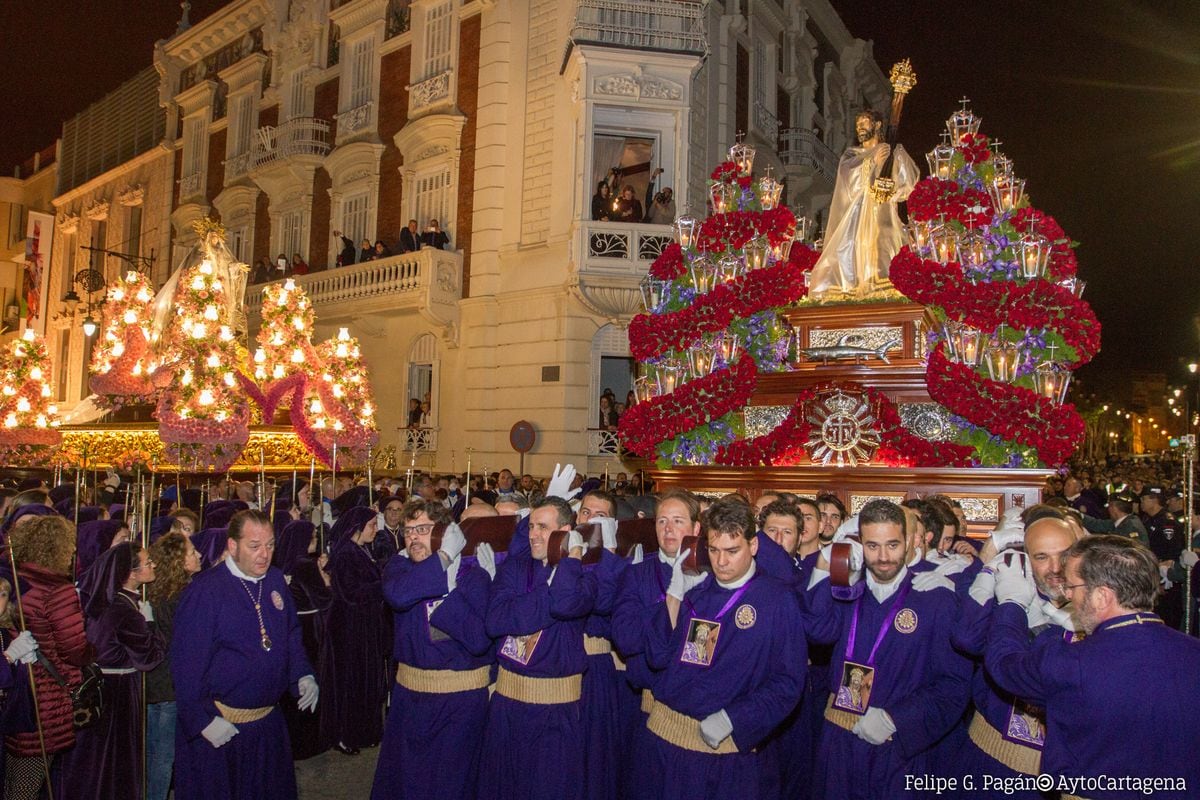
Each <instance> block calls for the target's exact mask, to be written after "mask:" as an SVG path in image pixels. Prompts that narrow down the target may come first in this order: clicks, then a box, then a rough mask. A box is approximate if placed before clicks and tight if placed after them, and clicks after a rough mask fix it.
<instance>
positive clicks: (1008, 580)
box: [992, 553, 1037, 608]
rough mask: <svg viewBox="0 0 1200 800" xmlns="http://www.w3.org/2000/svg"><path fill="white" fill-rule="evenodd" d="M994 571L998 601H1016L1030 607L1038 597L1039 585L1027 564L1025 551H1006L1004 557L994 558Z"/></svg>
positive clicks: (1024, 606) (1020, 604) (1022, 606)
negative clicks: (1035, 583)
mask: <svg viewBox="0 0 1200 800" xmlns="http://www.w3.org/2000/svg"><path fill="white" fill-rule="evenodd" d="M993 562H994V564H995V565H994V566H993V567H992V572H994V573H995V575H996V602H997V603H1016V604H1017V605H1019V606H1021V608H1029V606H1030V605H1031V604H1032V603H1033V601H1034V599H1035V598H1036V597H1037V587H1036V586H1035V585H1034V583H1033V577H1032V576H1031V575H1030V574H1029V572H1028V570H1027V567H1026V564H1025V554H1024V553H1005V554H1004V557H1003V558H997V559H993Z"/></svg>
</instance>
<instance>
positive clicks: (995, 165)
mask: <svg viewBox="0 0 1200 800" xmlns="http://www.w3.org/2000/svg"><path fill="white" fill-rule="evenodd" d="M992 174H993V178H994V179H995V180H999V181H1010V180H1012V178H1013V162H1012V159H1011V158H1009V157H1008V156H1006V155H1004V154H1003V153H998V152H997V153H993V154H992Z"/></svg>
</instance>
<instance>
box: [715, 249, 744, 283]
mask: <svg viewBox="0 0 1200 800" xmlns="http://www.w3.org/2000/svg"><path fill="white" fill-rule="evenodd" d="M745 269H746V263H745V262H744V261H742V259H741V258H739V257H738V256H725V257H724V258H722V259H721V260H720V262H718V265H717V280H719V281H721V282H723V283H729V282H731V281H734V280H736V279H737V278H738V277H739V276H740V275H741V274H742V273H743V272H745Z"/></svg>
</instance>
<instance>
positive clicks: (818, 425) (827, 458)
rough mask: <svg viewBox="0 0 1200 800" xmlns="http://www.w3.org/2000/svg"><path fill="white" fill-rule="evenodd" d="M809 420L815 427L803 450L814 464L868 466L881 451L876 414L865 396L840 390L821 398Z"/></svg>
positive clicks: (815, 403) (811, 404) (810, 412)
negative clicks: (872, 458) (877, 452)
mask: <svg viewBox="0 0 1200 800" xmlns="http://www.w3.org/2000/svg"><path fill="white" fill-rule="evenodd" d="M806 418H807V420H808V422H809V424H810V425H812V426H813V428H812V433H811V435H810V438H809V440H808V441H807V442H805V444H804V447H805V449H807V450H808V453H809V457H810V458H811V459H812V461H813V463H814V464H820V465H822V466H829V465H830V463H833V464H834V465H835V466H838V467H844V466H847V465H849V466H851V467H857V466H859V465H860V464H867V463H869V462H870V461H871V457H872V456H874V455H875V451H876V450H877V449H878V448H879V443H880V434H879V430H878V429H877V427H876V419H875V414H874V413H873V412H872V411H871V405H870V403H868V402H867V401H866V399H865V398H864V397H863V396H862V395H852V394H847V393H845V392H843V391H841V390H840V389H838V390H835V391H834V392H833V393H831V394H828V395H824V396H818V397H817V398H816V399H814V400H813V401H812V402H811V403H810V404H809V407H808V414H807V417H806Z"/></svg>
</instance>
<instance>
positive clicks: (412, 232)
mask: <svg viewBox="0 0 1200 800" xmlns="http://www.w3.org/2000/svg"><path fill="white" fill-rule="evenodd" d="M420 249H421V233H420V231H418V230H417V221H416V220H415V219H410V220H409V221H408V227H406V228H402V229H401V231H400V252H401V253H415V252H417V251H418V250H420Z"/></svg>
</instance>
